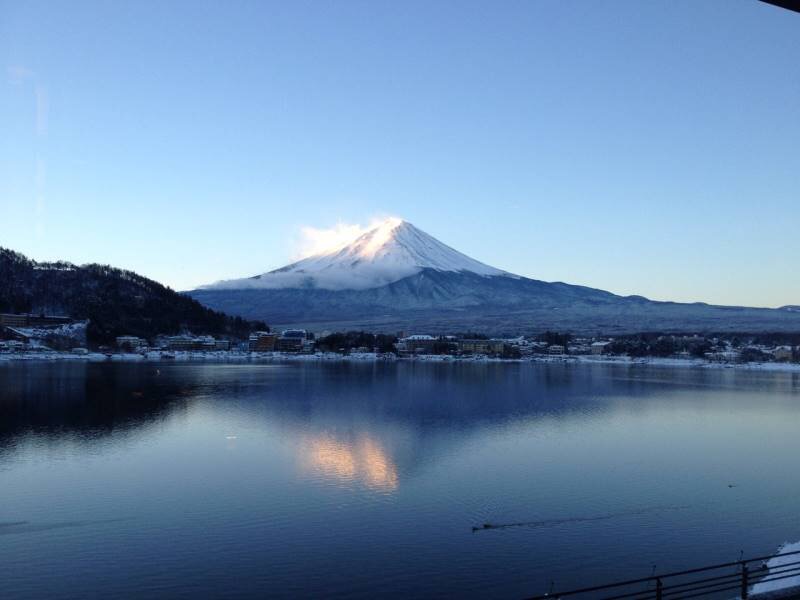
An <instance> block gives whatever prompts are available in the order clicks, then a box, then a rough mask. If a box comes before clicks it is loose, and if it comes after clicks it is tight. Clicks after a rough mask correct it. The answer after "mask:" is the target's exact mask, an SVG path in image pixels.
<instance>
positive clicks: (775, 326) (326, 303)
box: [189, 218, 800, 334]
mask: <svg viewBox="0 0 800 600" xmlns="http://www.w3.org/2000/svg"><path fill="white" fill-rule="evenodd" d="M189 294H190V295H191V296H192V297H194V298H195V299H197V300H199V301H200V302H202V303H203V304H206V305H207V306H209V307H211V308H214V309H216V310H222V311H225V312H227V313H231V314H236V315H241V316H243V317H246V318H251V319H263V320H265V321H267V322H268V323H271V324H273V325H276V326H279V327H280V326H300V327H304V328H309V329H312V330H317V331H318V330H324V329H329V330H333V329H367V330H372V331H381V330H383V331H397V330H405V331H426V332H432V333H435V332H446V331H449V332H453V331H468V330H472V331H475V330H478V331H485V332H488V333H498V334H499V333H527V332H531V331H541V330H545V329H554V330H561V331H567V330H568V331H573V332H586V333H597V332H603V333H621V332H635V331H667V330H668V331H692V332H699V331H720V332H721V331H764V330H773V331H786V330H793V331H800V313H797V312H792V311H786V310H777V309H768V308H745V307H729V306H712V305H708V304H703V303H695V304H680V303H675V302H655V301H651V300H648V299H646V298H643V297H641V296H618V295H616V294H612V293H611V292H606V291H603V290H598V289H594V288H588V287H583V286H578V285H570V284H566V283H560V282H555V283H548V282H544V281H539V280H536V279H529V278H527V277H521V276H518V275H514V274H512V273H508V272H506V271H502V270H500V269H496V268H494V267H491V266H489V265H486V264H484V263H482V262H479V261H477V260H475V259H473V258H470V257H469V256H466V255H465V254H462V253H461V252H458V251H457V250H454V249H453V248H451V247H450V246H447V245H446V244H443V243H442V242H440V241H439V240H437V239H436V238H434V237H433V236H431V235H429V234H427V233H425V232H424V231H422V230H420V229H418V228H417V227H415V226H414V225H412V224H411V223H408V222H407V221H403V220H401V219H394V218H393V219H387V220H385V221H383V222H381V223H379V224H378V225H376V226H375V227H373V228H371V229H369V230H368V231H367V232H365V233H364V234H362V235H361V236H359V237H358V238H357V239H355V240H353V241H352V242H350V243H348V244H344V245H339V246H337V247H334V248H331V249H329V250H327V251H325V252H322V253H319V254H315V255H313V256H309V257H308V258H304V259H303V260H300V261H298V262H295V263H292V264H290V265H287V266H285V267H282V268H280V269H276V270H274V271H270V272H268V273H264V274H261V275H256V276H254V277H249V278H244V279H231V280H225V281H220V282H217V283H214V284H211V285H208V286H204V287H202V288H200V289H198V290H194V291H192V292H189Z"/></svg>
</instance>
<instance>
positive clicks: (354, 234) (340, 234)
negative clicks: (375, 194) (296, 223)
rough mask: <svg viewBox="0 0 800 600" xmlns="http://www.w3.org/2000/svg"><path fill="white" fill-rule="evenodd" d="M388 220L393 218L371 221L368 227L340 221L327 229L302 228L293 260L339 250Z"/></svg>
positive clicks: (295, 245)
mask: <svg viewBox="0 0 800 600" xmlns="http://www.w3.org/2000/svg"><path fill="white" fill-rule="evenodd" d="M387 218H392V217H376V218H373V219H371V220H370V221H369V223H368V224H367V225H362V224H360V223H344V222H342V221H339V222H338V223H336V224H335V225H333V226H332V227H326V228H319V227H312V226H305V227H301V228H300V235H299V236H298V238H297V239H296V241H295V243H294V251H293V252H292V258H293V259H295V260H299V259H301V258H306V257H307V256H312V255H314V254H321V253H323V252H333V251H335V250H338V249H339V248H342V247H343V246H346V245H347V244H349V243H350V242H353V241H355V240H356V239H357V238H358V237H359V236H361V235H363V234H364V233H366V232H367V231H369V230H370V229H373V228H374V227H376V226H377V225H379V224H380V223H382V222H383V221H385V220H386V219H387Z"/></svg>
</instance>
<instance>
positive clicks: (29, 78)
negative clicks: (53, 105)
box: [7, 65, 50, 137]
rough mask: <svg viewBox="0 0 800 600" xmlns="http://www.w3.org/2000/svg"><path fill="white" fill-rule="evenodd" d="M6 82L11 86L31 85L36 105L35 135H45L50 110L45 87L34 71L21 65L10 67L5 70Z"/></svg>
mask: <svg viewBox="0 0 800 600" xmlns="http://www.w3.org/2000/svg"><path fill="white" fill-rule="evenodd" d="M7 72H8V80H9V82H10V83H11V85H24V84H26V83H31V84H32V85H33V94H34V102H35V103H36V107H35V109H36V135H38V136H40V137H44V136H46V135H47V117H48V113H49V110H50V103H49V100H48V95H47V87H46V86H45V85H44V84H43V83H42V82H41V80H40V78H39V76H38V75H37V74H36V71H34V70H33V69H29V68H28V67H25V66H23V65H11V66H10V67H8V69H7Z"/></svg>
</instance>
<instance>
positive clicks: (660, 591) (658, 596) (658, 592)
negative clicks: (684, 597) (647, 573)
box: [656, 577, 664, 600]
mask: <svg viewBox="0 0 800 600" xmlns="http://www.w3.org/2000/svg"><path fill="white" fill-rule="evenodd" d="M663 587H664V584H663V583H661V577H659V578H658V579H656V600H661V597H662V594H663V593H664V591H663Z"/></svg>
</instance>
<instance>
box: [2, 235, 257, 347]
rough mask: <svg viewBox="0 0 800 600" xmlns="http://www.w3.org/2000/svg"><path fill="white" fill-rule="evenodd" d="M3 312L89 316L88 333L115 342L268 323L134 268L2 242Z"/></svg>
mask: <svg viewBox="0 0 800 600" xmlns="http://www.w3.org/2000/svg"><path fill="white" fill-rule="evenodd" d="M0 312H12V313H23V312H26V313H27V312H31V313H46V314H58V315H66V316H69V317H72V318H73V319H80V320H83V319H89V321H90V323H89V327H88V330H87V338H88V340H89V342H90V343H93V344H107V343H110V342H113V340H114V338H115V337H117V336H118V335H137V336H140V337H144V338H148V339H150V338H152V337H154V336H156V335H159V334H177V333H180V332H182V331H191V332H192V333H195V334H210V335H221V336H229V337H234V338H243V337H245V336H246V335H247V334H248V333H249V332H250V330H251V329H261V330H264V329H266V325H265V324H264V323H252V322H248V321H245V320H243V319H242V318H241V317H229V316H227V315H225V314H224V313H220V312H216V311H214V310H211V309H209V308H206V307H204V306H203V305H201V304H200V303H199V302H197V301H196V300H193V299H191V298H189V297H188V296H184V295H183V294H179V293H178V292H175V291H174V290H172V289H170V288H168V287H166V286H164V285H161V284H160V283H157V282H155V281H153V280H151V279H147V278H146V277H142V276H141V275H137V274H136V273H133V272H132V271H125V270H122V269H115V268H113V267H110V266H107V265H97V264H90V265H83V266H76V265H73V264H70V263H65V262H56V263H36V262H35V261H32V260H29V259H28V258H26V257H25V256H23V255H21V254H19V253H17V252H13V251H11V250H6V249H4V248H0Z"/></svg>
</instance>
